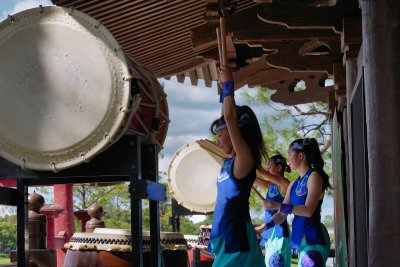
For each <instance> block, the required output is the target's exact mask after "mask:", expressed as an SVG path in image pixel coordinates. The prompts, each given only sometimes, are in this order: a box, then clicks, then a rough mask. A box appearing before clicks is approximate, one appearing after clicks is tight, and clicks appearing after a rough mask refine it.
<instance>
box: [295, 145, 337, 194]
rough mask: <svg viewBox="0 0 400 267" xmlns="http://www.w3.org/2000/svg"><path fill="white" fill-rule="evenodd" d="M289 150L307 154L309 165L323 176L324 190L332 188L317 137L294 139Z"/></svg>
mask: <svg viewBox="0 0 400 267" xmlns="http://www.w3.org/2000/svg"><path fill="white" fill-rule="evenodd" d="M289 150H292V151H295V152H296V153H298V152H303V153H304V154H305V156H306V160H307V163H308V165H309V166H310V167H311V169H312V170H314V171H316V172H318V173H319V174H320V175H321V176H322V180H323V185H322V190H323V191H325V190H326V189H327V188H330V189H332V186H331V184H330V183H329V176H328V174H326V172H325V171H324V164H325V163H324V160H323V159H322V157H321V151H320V150H319V146H318V143H317V140H315V138H304V139H297V140H294V141H293V142H292V143H291V144H290V146H289Z"/></svg>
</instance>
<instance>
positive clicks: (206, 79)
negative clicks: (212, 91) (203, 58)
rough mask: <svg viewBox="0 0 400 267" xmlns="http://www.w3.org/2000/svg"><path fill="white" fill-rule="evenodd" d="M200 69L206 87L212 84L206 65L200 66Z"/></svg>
mask: <svg viewBox="0 0 400 267" xmlns="http://www.w3.org/2000/svg"><path fill="white" fill-rule="evenodd" d="M201 70H202V72H203V78H204V83H205V85H206V86H207V87H211V86H212V80H211V74H210V69H209V68H208V65H205V66H202V67H201Z"/></svg>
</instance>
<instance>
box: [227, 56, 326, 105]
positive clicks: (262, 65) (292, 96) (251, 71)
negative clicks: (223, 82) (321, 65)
mask: <svg viewBox="0 0 400 267" xmlns="http://www.w3.org/2000/svg"><path fill="white" fill-rule="evenodd" d="M233 77H234V81H235V88H240V87H242V86H243V85H245V84H248V85H249V87H255V86H261V87H268V88H270V89H273V90H276V93H275V94H273V95H272V96H271V100H272V101H274V102H278V103H283V104H285V105H296V104H304V103H311V102H316V101H323V102H327V101H328V92H329V91H331V90H333V86H325V85H324V81H325V79H326V77H327V74H326V72H324V71H297V72H294V71H290V70H288V69H280V68H274V67H272V66H271V65H269V64H268V62H267V61H266V57H265V56H263V57H261V58H260V59H259V60H257V61H255V62H253V63H252V64H250V65H249V66H246V67H244V68H241V69H240V70H238V71H236V72H234V73H233ZM301 80H303V81H304V82H305V84H306V89H305V90H303V91H300V92H291V86H292V85H293V83H294V81H301Z"/></svg>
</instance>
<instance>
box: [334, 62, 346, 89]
mask: <svg viewBox="0 0 400 267" xmlns="http://www.w3.org/2000/svg"><path fill="white" fill-rule="evenodd" d="M333 82H334V85H333V86H334V88H335V90H341V89H345V88H346V68H345V67H344V66H343V64H342V63H335V64H333Z"/></svg>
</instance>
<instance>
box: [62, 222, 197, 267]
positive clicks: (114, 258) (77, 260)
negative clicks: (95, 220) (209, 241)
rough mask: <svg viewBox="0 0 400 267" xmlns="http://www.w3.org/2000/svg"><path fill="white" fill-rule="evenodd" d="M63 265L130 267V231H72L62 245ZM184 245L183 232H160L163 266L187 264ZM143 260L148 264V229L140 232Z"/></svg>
mask: <svg viewBox="0 0 400 267" xmlns="http://www.w3.org/2000/svg"><path fill="white" fill-rule="evenodd" d="M64 247H65V248H66V249H67V254H66V257H65V261H64V267H114V266H118V267H125V266H126V267H130V266H135V263H134V262H133V261H132V241H131V232H130V231H129V230H123V229H110V228H96V229H95V231H94V232H93V233H75V234H74V235H73V236H72V237H71V239H70V241H69V242H68V243H66V244H65V245H64ZM188 248H189V247H188V244H187V241H186V239H185V238H184V235H183V234H180V233H172V232H161V233H160V250H161V251H160V253H161V259H162V263H163V266H164V267H187V266H188V264H189V259H188V253H187V251H188ZM142 249H143V261H144V265H143V266H145V267H149V266H150V261H151V259H150V232H148V231H143V233H142Z"/></svg>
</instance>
